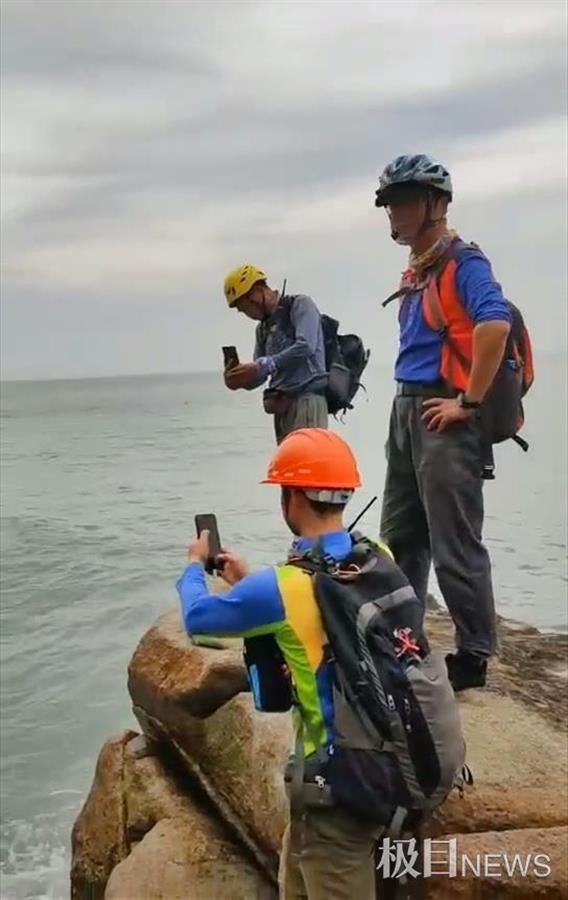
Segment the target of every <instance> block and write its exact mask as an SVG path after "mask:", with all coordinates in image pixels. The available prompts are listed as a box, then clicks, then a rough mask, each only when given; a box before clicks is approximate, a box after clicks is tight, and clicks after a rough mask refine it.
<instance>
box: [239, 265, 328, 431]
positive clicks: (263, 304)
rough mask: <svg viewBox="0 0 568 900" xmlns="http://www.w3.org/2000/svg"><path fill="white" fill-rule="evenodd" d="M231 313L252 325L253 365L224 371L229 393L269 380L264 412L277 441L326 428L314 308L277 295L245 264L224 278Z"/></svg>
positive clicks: (302, 297)
mask: <svg viewBox="0 0 568 900" xmlns="http://www.w3.org/2000/svg"><path fill="white" fill-rule="evenodd" d="M224 292H225V299H226V301H227V303H228V305H229V307H230V308H231V309H236V310H237V311H238V312H241V313H243V314H244V315H245V316H247V318H249V319H253V320H254V321H256V322H258V325H257V328H256V341H255V348H254V354H253V362H250V363H244V364H242V365H238V366H235V367H234V368H231V369H227V370H226V371H225V376H224V377H225V384H226V386H227V387H228V388H229V390H232V391H235V390H239V389H245V390H254V389H255V388H257V387H260V385H262V384H265V382H266V381H268V380H269V386H268V389H267V390H265V392H264V409H265V411H266V412H267V413H269V414H271V415H273V416H274V430H275V432H276V440H277V442H278V443H280V441H282V440H283V438H284V437H286V435H287V434H289V433H290V432H291V431H296V430H297V429H298V428H312V427H313V428H327V417H328V409H327V401H326V397H325V391H326V386H327V373H326V365H325V347H324V339H323V332H322V326H321V316H320V313H319V310H318V308H317V306H316V304H315V303H314V301H313V300H312V299H311V297H307V296H305V295H303V294H298V295H296V296H294V297H289V296H286V295H282V296H281V295H280V294H279V293H278V291H274V290H272V288H270V287H269V286H268V284H267V282H266V275H265V273H264V272H263V271H262V270H261V269H257V268H256V267H255V266H252V265H249V264H246V265H243V266H239V267H238V268H237V269H234V270H233V271H232V272H230V273H229V274H228V275H227V277H226V278H225V284H224Z"/></svg>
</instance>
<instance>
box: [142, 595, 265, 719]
mask: <svg viewBox="0 0 568 900" xmlns="http://www.w3.org/2000/svg"><path fill="white" fill-rule="evenodd" d="M227 644H229V642H227ZM128 687H129V690H130V694H131V696H132V699H133V701H134V703H135V705H136V706H139V707H141V708H142V709H146V710H148V711H151V710H153V709H155V708H156V707H157V706H159V708H160V709H161V710H163V709H164V707H166V706H172V707H173V708H175V709H176V710H177V709H179V710H182V711H183V713H184V714H188V715H190V716H194V717H196V718H200V719H203V718H205V717H206V716H210V715H211V713H214V712H215V710H216V709H218V708H219V707H220V706H222V705H223V704H224V703H226V702H227V701H228V700H230V699H231V697H234V696H236V694H238V693H240V692H241V691H248V690H249V685H248V680H247V675H246V670H245V667H244V664H243V661H242V652H241V643H240V642H236V644H235V642H232V646H228V647H227V649H212V648H208V647H200V646H196V645H195V644H192V642H191V641H190V639H189V638H188V636H187V635H186V633H185V631H184V629H183V627H182V624H181V620H180V615H179V612H178V611H177V610H173V611H172V612H169V613H166V614H165V615H163V616H161V618H160V619H158V621H157V622H156V624H155V625H154V627H153V628H151V629H150V630H149V631H148V632H147V633H146V634H145V635H144V637H143V638H142V640H141V641H140V644H139V645H138V647H137V649H136V652H135V653H134V656H133V657H132V660H131V662H130V665H129V667H128Z"/></svg>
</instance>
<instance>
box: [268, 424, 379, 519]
mask: <svg viewBox="0 0 568 900" xmlns="http://www.w3.org/2000/svg"><path fill="white" fill-rule="evenodd" d="M262 484H279V485H281V486H282V487H293V488H304V489H308V490H309V489H310V488H311V489H314V488H315V489H316V491H318V492H320V493H321V492H323V491H327V492H334V491H337V492H342V493H344V494H347V499H348V496H349V495H350V494H351V493H352V492H353V491H354V490H355V489H356V488H358V487H361V476H360V475H359V470H358V468H357V460H356V459H355V457H354V455H353V451H352V450H351V447H350V446H349V444H347V443H346V441H344V440H343V438H341V437H339V435H338V434H334V432H333V431H325V430H324V429H323V428H301V429H299V431H293V432H292V433H291V434H289V435H288V437H286V438H285V439H284V440H283V441H282V443H281V444H280V446H279V447H278V449H277V451H276V453H275V454H274V456H273V458H272V460H271V462H270V465H269V466H268V474H267V476H266V478H265V479H264V481H263V482H262ZM310 494H311V492H310ZM313 499H322V500H323V499H324V497H323V496H322V497H317V498H316V497H315V496H314V497H313ZM325 499H327V498H325ZM344 499H345V498H344ZM328 502H343V501H342V500H340V498H339V497H338V498H337V499H336V500H333V499H331V497H330V498H329V500H328Z"/></svg>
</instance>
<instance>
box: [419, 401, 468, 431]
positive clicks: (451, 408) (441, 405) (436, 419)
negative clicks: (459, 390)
mask: <svg viewBox="0 0 568 900" xmlns="http://www.w3.org/2000/svg"><path fill="white" fill-rule="evenodd" d="M422 406H423V407H424V409H425V412H424V413H423V414H422V421H423V422H424V423H425V424H426V427H427V429H428V431H445V430H446V428H449V427H450V425H456V424H458V422H465V421H467V419H469V418H470V417H471V416H472V415H473V413H474V412H475V410H472V409H464V408H463V407H462V406H460V405H459V402H458V400H457V398H456V397H451V398H447V397H446V398H444V397H432V398H431V399H430V400H425V401H424V403H423V404H422Z"/></svg>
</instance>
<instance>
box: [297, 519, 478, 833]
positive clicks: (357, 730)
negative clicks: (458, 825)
mask: <svg viewBox="0 0 568 900" xmlns="http://www.w3.org/2000/svg"><path fill="white" fill-rule="evenodd" d="M353 540H354V545H353V551H352V553H351V555H350V556H349V557H348V558H347V559H346V560H344V561H342V562H341V563H340V564H337V563H336V562H334V561H333V560H330V559H326V558H324V557H322V556H319V555H318V551H317V548H316V549H315V550H312V551H309V552H308V553H307V554H306V555H304V556H302V557H301V558H299V559H297V560H289V562H290V563H292V564H294V565H296V566H298V567H300V568H302V569H304V570H305V571H308V572H310V573H311V574H312V576H313V578H314V591H315V596H316V600H317V603H318V606H319V609H320V612H321V616H322V620H323V626H324V630H325V633H326V636H327V638H328V641H329V645H328V647H327V659H328V662H330V663H331V664H332V666H331V667H332V673H333V674H332V683H333V704H334V723H333V728H334V735H335V739H334V743H333V745H331V746H328V747H326V748H323V747H319V750H318V751H317V754H316V757H317V762H318V763H319V766H318V773H319V774H318V776H317V777H316V778H315V782H316V785H317V786H318V787H319V788H320V789H321V791H325V790H328V791H329V792H330V794H331V798H332V799H333V801H334V802H335V803H336V804H337V805H339V806H342V807H344V808H345V809H348V810H350V811H351V812H352V813H355V814H356V815H358V816H361V817H364V818H365V819H367V820H370V821H373V822H375V823H376V824H380V825H384V826H386V827H387V828H388V829H389V831H390V832H391V833H392V834H395V833H397V832H399V831H400V830H403V829H404V830H406V829H409V828H413V827H415V826H417V825H419V824H420V823H421V822H422V821H424V820H425V819H426V818H428V817H429V815H430V814H431V813H432V811H433V810H434V809H435V808H436V807H437V806H438V805H439V804H440V803H442V802H443V800H444V799H445V798H446V796H447V795H448V793H449V792H450V791H451V789H452V788H453V787H455V786H461V784H463V781H464V779H465V775H464V771H465V767H464V757H465V743H464V740H463V737H462V732H461V725H460V719H459V712H458V707H457V703H456V699H455V696H454V692H453V690H452V687H451V685H450V682H449V680H448V674H447V670H446V664H445V660H444V658H443V656H442V655H440V654H437V653H430V652H429V651H428V648H427V647H426V645H425V641H423V640H421V639H420V638H419V637H418V636H419V635H421V634H422V615H423V613H422V606H421V603H420V601H419V600H418V598H417V597H416V594H415V593H414V590H413V589H412V587H411V586H410V584H409V583H408V581H407V579H406V577H405V576H404V575H403V573H402V572H401V570H400V569H399V568H398V566H396V564H395V563H394V562H393V561H392V559H391V557H390V556H389V555H388V554H387V553H386V552H384V551H382V550H380V549H379V548H377V547H376V546H375V545H374V544H372V543H371V542H370V541H368V540H366V539H365V538H362V537H360V536H358V535H354V536H353ZM300 712H301V710H300ZM303 723H304V724H303V727H304V732H305V734H307V735H308V736H309V737H310V739H311V740H312V741H313V742H314V743H315V745H316V747H318V746H319V741H318V740H317V737H316V736H313V735H312V734H311V732H310V728H309V725H308V723H307V722H306V721H305V719H303ZM298 757H300V754H299V753H298V751H297V753H296V760H295V763H294V767H296V768H297V767H298V766H301V767H302V768H303V765H304V763H303V754H301V758H298ZM309 759H310V761H311V759H312V758H311V757H310V758H309ZM303 779H304V776H303V773H302V774H300V775H298V773H296V777H295V778H294V776H293V777H292V779H291V780H292V781H293V782H294V781H295V782H296V783H299V782H302V781H303ZM312 793H313V791H312Z"/></svg>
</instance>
